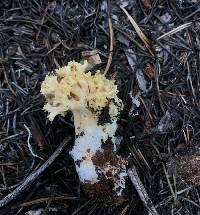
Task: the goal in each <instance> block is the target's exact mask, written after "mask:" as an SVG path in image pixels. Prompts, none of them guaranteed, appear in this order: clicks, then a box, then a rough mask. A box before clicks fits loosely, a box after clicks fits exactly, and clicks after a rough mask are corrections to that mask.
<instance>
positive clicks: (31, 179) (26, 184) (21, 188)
mask: <svg viewBox="0 0 200 215" xmlns="http://www.w3.org/2000/svg"><path fill="white" fill-rule="evenodd" d="M70 140H71V137H67V138H66V139H64V140H63V142H62V143H61V144H60V146H59V147H58V148H57V149H56V151H55V152H54V153H53V154H52V155H51V156H50V158H49V159H48V160H47V161H46V162H45V163H43V164H42V166H40V167H39V168H38V169H37V170H34V171H33V172H32V173H31V174H30V175H29V176H28V177H27V178H26V179H25V180H24V182H23V183H22V184H21V185H19V186H18V187H17V188H16V189H15V190H13V191H12V192H11V193H9V194H8V195H7V196H6V197H4V198H3V199H1V200H0V207H3V206H5V205H6V204H8V203H9V202H11V201H12V200H13V199H14V198H15V197H17V196H18V195H19V194H20V193H22V192H23V191H24V190H25V189H27V188H28V187H29V186H30V185H31V184H32V183H33V182H34V181H35V180H36V179H37V178H38V177H39V176H40V175H41V174H42V173H43V172H44V171H45V170H46V169H47V168H48V167H49V166H50V165H51V164H52V163H53V162H54V161H55V159H56V158H57V157H58V156H59V155H60V153H61V152H62V151H63V149H64V148H65V147H66V145H67V144H68V143H69V141H70Z"/></svg>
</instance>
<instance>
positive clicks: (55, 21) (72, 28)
mask: <svg viewBox="0 0 200 215" xmlns="http://www.w3.org/2000/svg"><path fill="white" fill-rule="evenodd" d="M120 5H123V6H124V7H125V8H126V11H127V12H128V14H129V15H130V16H131V17H132V18H133V19H134V21H135V22H136V25H135V27H133V25H132V24H131V22H130V19H129V18H128V16H127V14H126V13H125V11H124V10H122V8H120ZM199 17H200V3H199V1H198V0H174V1H170V0H169V1H168V0H115V1H114V0H113V1H99V0H72V1H71V0H57V1H46V0H43V1H36V0H6V1H1V2H0V198H1V200H0V205H1V206H2V207H1V208H0V214H1V215H4V214H9V215H11V214H13V215H16V214H31V212H34V211H35V214H36V211H37V210H38V211H42V214H61V215H62V214H73V215H75V214H80V215H81V214H84V215H86V214H87V215H89V214H96V215H97V214H99V215H102V214H105V215H109V214H112V215H115V214H116V215H117V214H119V215H125V214H136V215H137V214H138V215H142V214H148V209H147V208H146V207H145V206H144V204H143V202H142V200H141V199H140V197H139V195H138V192H137V191H136V189H135V187H134V186H133V184H132V183H131V181H130V180H127V189H126V193H125V201H124V202H122V203H119V204H118V205H114V204H113V205H112V204H107V203H106V202H99V201H97V200H96V199H91V198H89V197H88V196H87V195H85V194H84V192H83V191H82V189H81V186H80V184H79V179H78V176H77V174H76V171H75V167H74V163H73V160H72V159H71V158H70V156H69V154H68V151H69V149H70V148H71V146H72V145H73V140H71V141H69V143H67V144H66V147H64V149H63V151H62V152H59V153H58V154H57V155H55V158H56V156H58V157H57V158H56V159H55V161H54V160H53V161H52V162H50V161H51V160H50V161H49V163H46V164H45V165H46V166H45V168H44V169H43V170H41V169H40V170H41V174H40V175H39V176H38V177H37V178H35V179H34V180H33V182H32V183H30V184H27V186H25V187H23V189H22V190H21V192H18V193H17V194H16V195H15V196H14V197H13V198H12V195H11V197H9V198H10V200H11V201H9V202H8V204H4V203H5V197H8V195H9V194H10V193H11V194H13V192H15V191H16V189H17V188H18V190H20V189H21V187H20V186H22V184H23V182H24V180H26V179H27V177H30V176H32V175H33V173H35V172H36V171H37V170H38V169H39V168H40V167H41V166H42V165H44V162H45V161H46V160H48V159H49V158H50V157H51V156H52V154H53V153H54V152H55V151H56V149H57V148H58V147H59V145H60V144H61V143H62V141H63V139H64V138H66V137H69V136H70V137H72V138H73V137H74V126H73V121H72V115H71V114H70V113H69V114H68V115H67V116H65V117H62V116H59V117H56V119H55V120H54V121H53V122H52V123H50V122H49V121H48V120H47V118H46V113H44V111H42V107H43V105H44V98H43V97H42V96H41V94H40V86H41V82H42V81H43V79H44V77H45V75H46V74H47V73H48V72H50V71H52V70H54V69H55V68H58V67H60V66H63V65H66V64H67V62H68V61H70V60H73V59H74V60H76V61H80V60H81V59H82V55H81V53H82V52H83V51H88V50H97V53H98V54H99V56H100V58H101V61H102V62H101V63H100V64H98V65H95V67H94V68H93V70H94V71H95V70H96V69H100V70H104V69H105V68H106V66H107V65H108V66H109V64H107V62H108V61H110V62H111V65H110V66H109V69H108V72H107V77H108V78H113V77H115V79H116V80H117V84H118V86H119V97H120V98H121V99H122V100H123V102H124V110H123V112H122V113H121V116H120V119H119V129H118V131H117V133H118V136H119V137H121V138H119V139H122V141H121V148H120V149H119V153H120V154H126V155H127V154H130V164H129V165H130V167H131V165H134V166H135V167H136V169H137V173H138V176H139V178H140V180H141V182H142V183H143V185H144V188H145V190H146V192H147V193H148V196H149V198H150V199H151V201H152V203H153V205H154V207H155V208H156V210H157V212H158V214H163V215H167V214H181V215H184V214H191V215H195V214H198V213H199V212H200V197H199V187H198V184H200V179H199V178H200V169H199V168H198V167H199V166H200V164H199V162H200V161H199V156H200V152H199V151H200V150H199V148H200V147H198V146H199V141H200V131H199V128H200V103H199V102H200V100H199V98H200V20H199ZM109 20H110V21H111V22H110V21H109ZM137 27H138V28H139V29H140V30H141V31H142V32H143V34H144V35H146V37H145V36H144V35H143V34H142V33H141V32H139V31H138V30H137ZM111 32H113V41H111V42H110V39H111ZM112 45H113V50H112V47H111V46H112ZM110 51H111V52H110ZM2 201H4V202H2ZM33 214H34V213H33Z"/></svg>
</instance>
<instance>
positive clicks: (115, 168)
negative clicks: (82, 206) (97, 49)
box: [41, 61, 127, 199]
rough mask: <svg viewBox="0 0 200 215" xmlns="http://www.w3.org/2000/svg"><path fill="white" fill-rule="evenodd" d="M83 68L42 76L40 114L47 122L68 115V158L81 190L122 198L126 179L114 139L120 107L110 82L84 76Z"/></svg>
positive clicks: (97, 75) (77, 65) (71, 65)
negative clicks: (71, 122)
mask: <svg viewBox="0 0 200 215" xmlns="http://www.w3.org/2000/svg"><path fill="white" fill-rule="evenodd" d="M87 66H88V64H87V61H84V63H83V64H81V63H77V62H75V61H71V62H69V63H68V65H67V66H65V67H62V68H60V69H57V70H56V71H55V73H54V74H50V75H47V76H46V78H45V80H44V82H43V83H42V86H41V93H42V94H43V95H44V96H45V97H46V100H47V104H46V105H45V106H44V110H46V111H48V113H49V115H48V118H49V120H50V121H52V120H53V119H54V117H55V116H56V115H59V114H60V115H63V116H64V115H65V113H66V112H67V111H72V113H73V117H74V125H75V133H76V139H75V144H74V147H73V148H72V150H71V151H70V154H71V156H72V157H73V159H74V161H75V165H76V170H77V173H78V175H79V178H80V181H81V183H82V185H83V188H84V190H85V192H87V193H89V194H90V195H91V196H97V197H100V198H105V197H106V199H112V197H113V196H115V195H116V196H122V193H123V192H122V191H123V190H124V188H125V179H126V177H127V172H126V165H127V159H124V158H122V157H121V156H118V155H117V154H116V145H115V138H114V135H115V132H116V129H117V117H118V115H119V113H120V110H121V109H122V107H123V104H122V101H121V100H120V99H119V98H118V97H117V93H118V90H117V85H115V82H114V80H108V79H107V78H106V77H105V75H103V74H101V73H100V71H97V72H96V73H95V74H94V75H92V74H91V73H90V72H85V70H86V68H87ZM103 115H104V117H103ZM105 116H106V117H105ZM105 118H106V119H105Z"/></svg>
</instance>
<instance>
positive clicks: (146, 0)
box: [141, 0, 151, 10]
mask: <svg viewBox="0 0 200 215" xmlns="http://www.w3.org/2000/svg"><path fill="white" fill-rule="evenodd" d="M141 2H142V4H143V6H144V9H146V10H148V9H150V8H151V0H141Z"/></svg>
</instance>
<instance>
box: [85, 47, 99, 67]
mask: <svg viewBox="0 0 200 215" xmlns="http://www.w3.org/2000/svg"><path fill="white" fill-rule="evenodd" d="M81 56H82V59H83V60H87V61H88V64H89V67H88V68H87V69H88V70H90V69H92V68H93V67H94V66H95V65H97V64H100V63H102V62H101V58H100V56H99V53H98V51H97V50H87V51H82V52H81Z"/></svg>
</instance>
